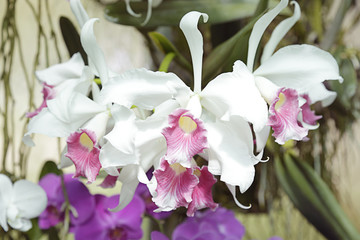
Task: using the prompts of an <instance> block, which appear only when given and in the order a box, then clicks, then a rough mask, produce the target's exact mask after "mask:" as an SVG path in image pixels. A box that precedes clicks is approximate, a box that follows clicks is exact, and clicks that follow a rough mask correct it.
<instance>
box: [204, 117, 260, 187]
mask: <svg viewBox="0 0 360 240" xmlns="http://www.w3.org/2000/svg"><path fill="white" fill-rule="evenodd" d="M205 127H206V129H207V130H208V142H209V150H208V152H209V156H208V159H209V172H211V173H212V174H214V175H218V174H219V173H220V175H221V176H220V180H221V181H223V182H225V183H228V184H231V185H234V186H239V187H240V191H241V192H242V193H243V192H245V191H246V190H247V189H248V188H249V187H250V185H251V184H252V182H253V180H254V176H255V168H254V165H255V164H256V163H257V162H258V159H257V158H256V157H255V156H254V154H253V137H252V132H251V129H250V126H249V124H248V123H247V122H246V121H244V120H243V119H242V118H240V117H235V116H234V117H232V118H230V121H218V122H216V123H207V124H205ZM213 161H214V162H215V163H216V162H218V163H216V164H214V163H211V165H210V162H213Z"/></svg>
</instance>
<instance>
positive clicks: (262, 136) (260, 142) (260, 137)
mask: <svg viewBox="0 0 360 240" xmlns="http://www.w3.org/2000/svg"><path fill="white" fill-rule="evenodd" d="M269 133H270V126H265V127H264V128H263V129H261V130H260V131H258V132H255V137H256V152H258V153H259V152H261V151H262V150H263V149H264V148H265V145H266V142H267V140H268V138H269Z"/></svg>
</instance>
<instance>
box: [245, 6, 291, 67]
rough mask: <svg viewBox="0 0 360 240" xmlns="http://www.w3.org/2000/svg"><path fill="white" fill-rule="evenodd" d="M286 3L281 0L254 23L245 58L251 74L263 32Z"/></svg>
mask: <svg viewBox="0 0 360 240" xmlns="http://www.w3.org/2000/svg"><path fill="white" fill-rule="evenodd" d="M288 3H289V1H288V0H281V1H280V3H279V4H278V5H276V7H275V8H273V9H271V10H270V11H269V12H267V13H266V14H264V15H263V16H262V17H261V18H260V19H259V20H257V21H256V23H255V25H254V27H253V30H252V32H251V35H250V38H249V50H248V57H247V66H248V68H249V70H250V71H251V72H252V71H253V66H254V60H255V55H256V50H257V48H258V45H259V42H260V40H261V37H262V35H263V34H264V32H265V29H266V28H267V27H268V26H269V24H270V23H271V22H272V20H273V19H274V18H275V17H276V16H277V15H278V14H279V13H280V12H281V10H283V9H284V8H285V7H286V6H287V5H288Z"/></svg>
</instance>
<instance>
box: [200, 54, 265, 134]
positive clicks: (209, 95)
mask: <svg viewBox="0 0 360 240" xmlns="http://www.w3.org/2000/svg"><path fill="white" fill-rule="evenodd" d="M201 104H202V106H203V107H204V108H206V109H207V110H208V111H210V112H211V113H213V114H214V115H215V116H217V118H221V117H223V116H224V115H226V114H229V115H239V116H241V117H243V118H244V119H245V120H247V121H249V122H251V123H252V124H253V125H254V129H255V131H260V130H261V129H263V127H264V126H265V125H266V121H267V118H268V109H267V105H266V102H265V101H264V99H263V98H262V97H261V95H260V93H259V91H258V89H257V87H256V85H255V81H254V76H253V75H252V73H251V72H250V71H249V70H248V69H247V67H246V66H245V64H244V63H243V62H241V61H236V62H235V63H234V69H233V72H231V73H223V74H221V75H219V76H217V77H216V78H215V79H214V80H212V81H211V82H210V83H209V84H208V85H207V86H206V88H205V89H204V90H203V91H202V92H201ZM254 109H256V110H255V111H254Z"/></svg>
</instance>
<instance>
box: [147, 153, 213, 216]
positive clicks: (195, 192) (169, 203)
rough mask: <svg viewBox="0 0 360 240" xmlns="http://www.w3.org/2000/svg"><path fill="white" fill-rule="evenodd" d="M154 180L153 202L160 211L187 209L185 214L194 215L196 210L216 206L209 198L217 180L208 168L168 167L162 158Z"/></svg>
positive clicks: (175, 164) (169, 165)
mask: <svg viewBox="0 0 360 240" xmlns="http://www.w3.org/2000/svg"><path fill="white" fill-rule="evenodd" d="M154 177H155V179H156V181H157V188H156V190H155V191H156V196H155V197H154V198H153V201H154V203H155V204H156V205H157V206H158V207H159V210H164V211H170V210H173V209H176V208H178V207H186V208H188V210H187V215H188V216H194V213H195V212H196V210H198V209H202V208H206V207H208V208H211V209H215V208H216V207H217V206H218V204H216V203H215V202H214V201H213V198H212V191H211V189H212V186H213V185H214V184H215V182H216V179H215V178H214V176H213V175H212V174H211V173H210V172H209V171H208V168H207V166H203V167H202V168H201V169H200V168H199V167H197V166H195V167H192V168H185V167H183V166H182V165H180V164H179V163H173V164H169V163H168V161H167V160H166V159H162V162H161V168H160V169H157V170H155V171H154Z"/></svg>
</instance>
